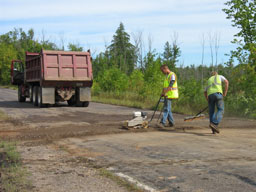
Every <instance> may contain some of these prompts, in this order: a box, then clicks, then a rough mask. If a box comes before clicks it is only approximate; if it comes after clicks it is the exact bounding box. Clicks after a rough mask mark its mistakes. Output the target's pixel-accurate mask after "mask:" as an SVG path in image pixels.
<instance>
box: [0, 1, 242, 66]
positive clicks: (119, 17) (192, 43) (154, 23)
mask: <svg viewBox="0 0 256 192" xmlns="http://www.w3.org/2000/svg"><path fill="white" fill-rule="evenodd" d="M226 1H227V0H129V1H127V0H126V1H124V0H119V1H118V0H108V1H106V0H93V1H92V0H90V1H88V0H72V1H70V0H44V1H42V0H40V1H39V0H0V35H2V34H4V33H7V32H9V31H11V30H13V29H14V28H22V29H23V30H24V31H27V30H29V29H31V28H32V29H33V30H34V31H35V38H36V39H37V40H39V41H40V40H41V39H42V38H43V37H44V38H45V39H48V40H50V41H51V42H54V43H56V44H57V45H58V46H60V47H61V46H62V45H64V46H65V47H66V48H67V45H68V44H69V43H74V44H79V45H80V46H82V47H83V48H84V50H87V49H90V50H91V52H92V54H93V56H94V57H95V56H96V55H97V54H99V53H100V52H102V51H104V50H105V47H106V46H108V45H109V44H110V43H111V40H112V38H113V35H114V33H115V31H116V30H117V28H118V26H119V24H120V22H122V23H123V24H124V27H125V30H126V32H127V33H128V34H129V35H130V37H131V42H132V43H134V39H135V38H136V37H138V34H142V42H143V52H144V53H146V52H147V51H149V49H150V47H151V49H152V50H155V52H156V53H159V54H160V53H163V50H164V45H165V43H166V42H167V41H169V42H170V43H172V42H174V41H176V42H177V44H178V46H179V47H180V50H181V57H180V58H179V62H178V65H183V66H189V65H192V64H194V65H196V66H198V65H200V64H202V63H203V64H204V65H210V64H211V63H212V62H213V63H214V64H215V63H224V62H226V61H227V60H228V57H227V56H225V54H228V53H229V52H230V50H233V49H235V46H234V45H232V44H231V41H232V39H233V38H234V37H233V36H234V34H236V33H237V32H238V31H237V29H236V28H234V27H232V26H231V21H230V20H227V19H226V14H225V13H224V12H223V11H222V9H223V8H225V5H224V3H225V2H226ZM203 42H204V46H203ZM203 48H204V54H202V53H203V51H202V50H203ZM211 53H212V54H211ZM216 54H217V56H216ZM202 55H204V57H203V60H202Z"/></svg>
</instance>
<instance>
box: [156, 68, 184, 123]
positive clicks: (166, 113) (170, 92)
mask: <svg viewBox="0 0 256 192" xmlns="http://www.w3.org/2000/svg"><path fill="white" fill-rule="evenodd" d="M160 70H161V71H162V73H163V74H164V75H165V80H164V85H163V91H162V94H161V96H163V97H164V98H165V99H164V108H163V117H162V119H161V122H160V123H159V124H158V126H159V127H160V128H164V127H173V126H174V119H173V116H172V109H171V106H172V105H171V104H172V99H178V97H179V93H178V83H177V76H176V74H175V73H174V72H172V71H171V70H170V69H169V68H168V66H167V65H162V66H161V67H160ZM167 120H168V122H169V124H168V125H166V121H167Z"/></svg>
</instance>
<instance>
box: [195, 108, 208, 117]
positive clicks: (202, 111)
mask: <svg viewBox="0 0 256 192" xmlns="http://www.w3.org/2000/svg"><path fill="white" fill-rule="evenodd" d="M206 109H208V106H207V107H205V108H204V109H203V110H202V111H200V112H199V113H197V114H196V116H197V115H199V114H201V113H203V112H204V111H205V110H206Z"/></svg>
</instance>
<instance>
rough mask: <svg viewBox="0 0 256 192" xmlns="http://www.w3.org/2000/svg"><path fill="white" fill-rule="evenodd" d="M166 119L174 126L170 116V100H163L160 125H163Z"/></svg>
mask: <svg viewBox="0 0 256 192" xmlns="http://www.w3.org/2000/svg"><path fill="white" fill-rule="evenodd" d="M167 119H168V121H169V123H170V124H173V125H174V120H173V116H172V100H171V99H164V111H163V118H162V120H161V123H162V124H164V125H165V123H166V120H167Z"/></svg>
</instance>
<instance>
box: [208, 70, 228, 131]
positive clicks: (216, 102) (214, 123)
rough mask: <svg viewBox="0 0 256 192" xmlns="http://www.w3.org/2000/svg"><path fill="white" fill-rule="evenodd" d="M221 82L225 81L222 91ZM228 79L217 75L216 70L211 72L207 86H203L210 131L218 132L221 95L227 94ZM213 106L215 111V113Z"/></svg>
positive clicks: (220, 117)
mask: <svg viewBox="0 0 256 192" xmlns="http://www.w3.org/2000/svg"><path fill="white" fill-rule="evenodd" d="M222 82H224V83H225V90H224V93H223V91H222ZM228 85H229V82H228V80H227V79H226V78H225V77H224V76H222V75H218V73H217V72H216V71H213V72H211V77H210V78H209V79H208V81H207V87H206V88H205V91H204V95H205V98H206V100H207V101H208V107H209V118H210V125H209V127H210V128H211V129H212V133H213V134H215V133H220V130H219V128H218V125H219V123H220V122H221V120H222V118H223V114H224V100H223V97H225V96H226V95H227V92H228ZM215 107H216V108H217V111H216V113H215Z"/></svg>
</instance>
